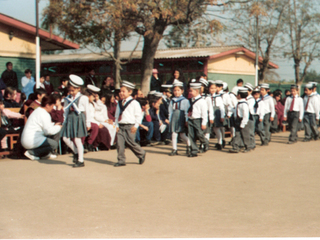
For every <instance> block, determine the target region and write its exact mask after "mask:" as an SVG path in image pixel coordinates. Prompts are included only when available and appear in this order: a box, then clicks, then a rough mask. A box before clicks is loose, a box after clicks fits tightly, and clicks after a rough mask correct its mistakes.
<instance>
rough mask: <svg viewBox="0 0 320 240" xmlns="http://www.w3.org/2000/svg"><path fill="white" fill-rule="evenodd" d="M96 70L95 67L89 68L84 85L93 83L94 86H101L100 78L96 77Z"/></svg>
mask: <svg viewBox="0 0 320 240" xmlns="http://www.w3.org/2000/svg"><path fill="white" fill-rule="evenodd" d="M95 75H96V72H95V71H94V69H93V68H90V69H89V72H88V75H87V76H86V78H85V80H84V86H85V87H87V85H88V84H91V85H93V86H96V87H99V85H100V84H99V83H98V80H97V79H96V77H95Z"/></svg>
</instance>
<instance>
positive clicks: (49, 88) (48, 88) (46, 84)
mask: <svg viewBox="0 0 320 240" xmlns="http://www.w3.org/2000/svg"><path fill="white" fill-rule="evenodd" d="M43 83H44V87H45V89H46V91H47V95H48V96H49V95H50V94H51V93H53V91H54V89H53V85H52V83H51V82H50V75H49V74H45V75H44V82H43Z"/></svg>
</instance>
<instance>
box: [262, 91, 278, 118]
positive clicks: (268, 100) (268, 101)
mask: <svg viewBox="0 0 320 240" xmlns="http://www.w3.org/2000/svg"><path fill="white" fill-rule="evenodd" d="M261 99H262V100H263V101H264V104H265V114H268V113H271V115H270V116H271V117H272V118H274V115H275V114H276V110H275V107H274V101H273V97H271V96H270V95H268V94H266V95H265V96H263V97H261Z"/></svg>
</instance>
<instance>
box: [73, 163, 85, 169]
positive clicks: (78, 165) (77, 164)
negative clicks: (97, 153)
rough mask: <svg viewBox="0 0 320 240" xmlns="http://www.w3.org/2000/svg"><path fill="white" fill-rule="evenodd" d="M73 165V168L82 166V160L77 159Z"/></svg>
mask: <svg viewBox="0 0 320 240" xmlns="http://www.w3.org/2000/svg"><path fill="white" fill-rule="evenodd" d="M73 167H74V168H77V167H84V162H79V161H78V162H77V163H76V164H74V165H73Z"/></svg>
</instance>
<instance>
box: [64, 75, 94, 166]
mask: <svg viewBox="0 0 320 240" xmlns="http://www.w3.org/2000/svg"><path fill="white" fill-rule="evenodd" d="M69 78H70V80H69V83H68V89H69V92H70V95H69V96H68V97H66V98H65V101H64V125H63V127H62V130H61V136H62V137H63V141H64V142H65V143H66V145H67V146H68V147H69V148H70V149H71V150H72V151H73V162H74V165H73V167H74V168H78V167H84V160H83V151H84V149H83V144H82V140H81V138H83V137H86V136H87V135H88V131H89V130H90V128H91V124H90V122H89V119H90V118H89V100H88V97H87V96H83V95H82V94H81V93H80V91H81V86H83V80H82V78H80V77H78V76H76V75H73V74H71V75H70V76H69Z"/></svg>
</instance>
